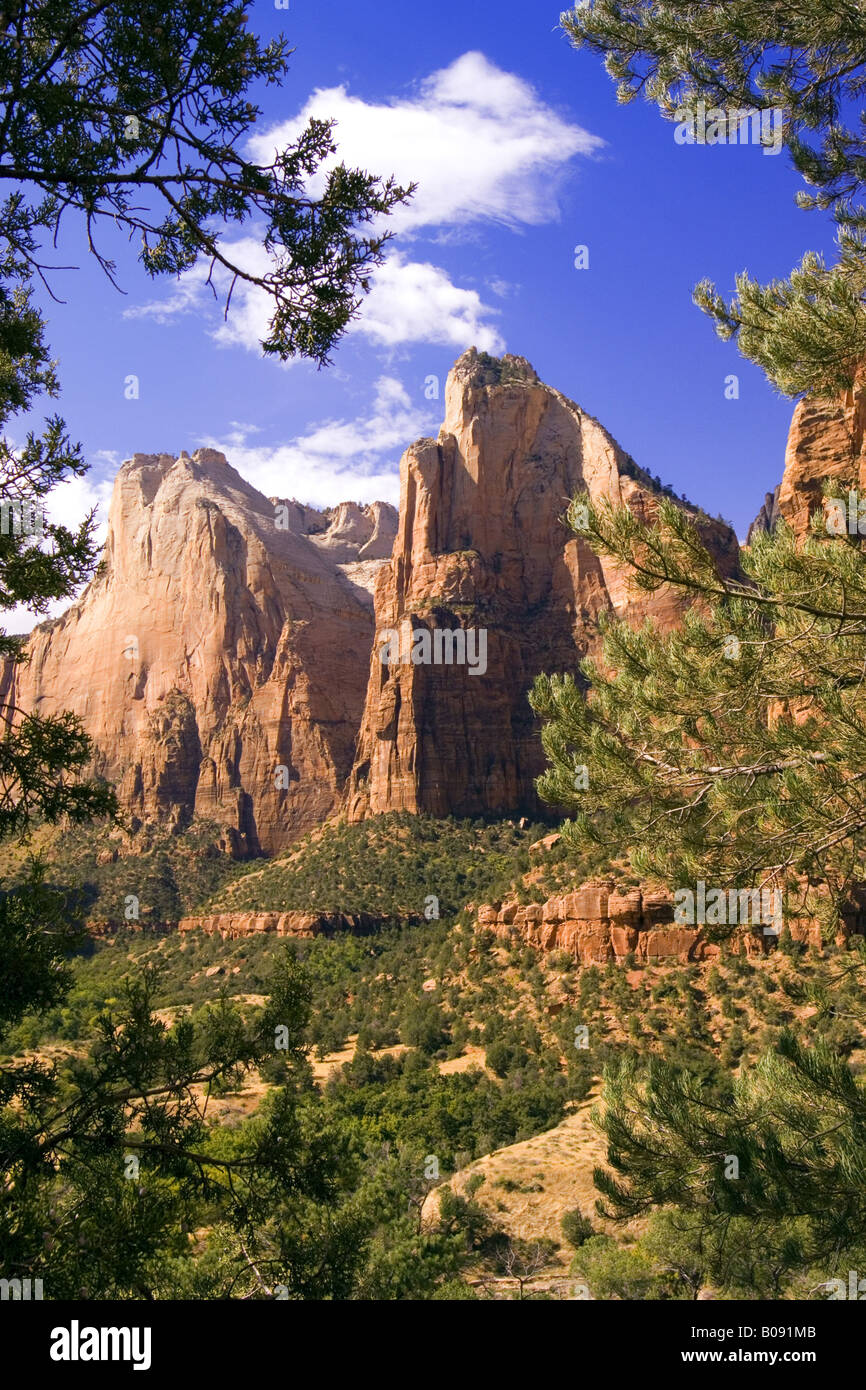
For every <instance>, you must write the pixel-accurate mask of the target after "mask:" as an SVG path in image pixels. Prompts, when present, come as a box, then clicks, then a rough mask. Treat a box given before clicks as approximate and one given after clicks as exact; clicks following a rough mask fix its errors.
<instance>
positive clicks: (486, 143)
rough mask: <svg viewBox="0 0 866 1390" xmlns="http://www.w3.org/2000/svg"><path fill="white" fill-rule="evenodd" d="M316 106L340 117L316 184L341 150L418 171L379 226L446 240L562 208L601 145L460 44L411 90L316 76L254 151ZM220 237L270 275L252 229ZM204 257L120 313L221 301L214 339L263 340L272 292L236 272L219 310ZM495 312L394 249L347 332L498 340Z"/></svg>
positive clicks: (152, 314)
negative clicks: (580, 167) (317, 81)
mask: <svg viewBox="0 0 866 1390" xmlns="http://www.w3.org/2000/svg"><path fill="white" fill-rule="evenodd" d="M312 117H317V118H334V119H335V120H336V121H337V128H336V131H335V137H336V142H337V146H338V149H337V153H336V155H335V156H334V157H333V158H332V159H331V160H330V161H328V162H327V163H326V164H324V165H323V166H322V169H321V170H320V171H319V173H318V174H317V175H316V177H315V179H313V180H312V181H311V184H310V192H311V193H312V194H313V195H315V194H316V193H317V192H318V191H319V190H320V189H321V187H322V183H323V178H324V174H325V173H326V172H327V170H328V169H329V168H330V167H332V166H333V165H334V164H336V163H337V162H339V161H341V160H343V161H345V163H346V164H347V165H349V166H350V167H358V168H363V169H369V170H371V171H373V172H375V173H378V174H380V175H382V176H387V175H391V174H393V175H394V176H395V177H396V179H397V181H398V182H400V183H402V184H409V183H413V182H414V183H417V184H418V188H417V191H416V193H415V195H414V197H413V198H412V200H411V202H410V203H408V204H407V205H406V206H403V207H398V208H395V209H394V211H393V213H392V215H391V216H390V217H389V218H387V219H384V220H383V225H387V226H388V228H389V229H391V230H393V231H397V232H400V233H402V234H403V235H404V237H409V238H412V237H417V236H418V235H421V234H423V235H424V236H425V237H427V239H428V240H432V241H434V242H439V243H447V242H449V241H454V239H455V238H456V239H458V240H459V239H461V238H464V237H466V235H467V234H469V231H470V229H472V228H475V234H477V230H478V228H480V227H481V226H482V225H483V224H490V223H498V224H501V225H505V226H510V227H515V228H517V227H520V226H536V225H539V224H541V223H544V222H549V221H552V220H555V219H556V218H558V216H559V200H558V195H559V188H560V184H561V181H562V179H563V178H564V177H565V175H566V173H567V169H568V165H569V163H570V162H571V160H572V159H573V158H574V157H575V156H576V155H592V154H594V153H595V152H597V151H598V150H600V149H601V147H602V145H603V141H601V140H600V139H599V138H598V137H597V136H595V135H591V134H590V133H589V132H588V131H586V130H584V129H582V128H581V127H580V126H577V125H574V124H573V123H570V122H569V121H567V120H566V119H565V118H564V117H563V116H560V115H559V114H558V113H557V112H556V111H554V110H553V109H552V108H551V107H550V106H548V105H546V104H545V103H544V102H543V101H542V100H541V98H540V97H539V96H538V94H537V93H536V91H535V90H534V88H533V87H532V86H531V85H530V84H529V83H528V82H525V81H524V80H523V79H522V78H520V77H518V76H516V75H515V74H513V73H507V72H503V71H502V69H501V68H498V67H496V66H495V64H493V63H491V62H490V61H489V60H488V59H487V58H486V57H485V56H484V54H483V53H464V54H463V56H462V57H460V58H458V59H457V60H456V61H455V62H453V63H452V64H451V65H450V66H449V67H447V68H442V69H440V70H439V71H438V72H434V73H433V74H431V76H429V77H427V78H425V79H424V80H423V81H422V82H421V83H420V84H419V86H418V88H417V90H416V92H415V93H414V94H413V95H412V96H410V97H406V98H401V99H396V98H395V99H393V100H391V101H385V102H379V103H376V102H366V101H363V100H362V99H361V98H359V97H354V96H351V95H350V93H349V92H348V90H347V89H346V87H345V86H340V87H329V88H321V89H318V90H317V91H315V92H314V93H313V95H312V96H311V97H310V99H309V101H308V102H307V103H306V105H305V106H304V108H303V110H302V111H300V112H299V113H298V114H297V115H296V116H293V117H292V118H291V119H289V120H287V121H283V122H281V123H280V124H278V125H276V126H273V127H271V128H270V129H269V130H267V131H264V132H263V133H262V134H261V135H258V136H255V137H254V138H253V139H252V140H251V141H250V153H251V155H252V156H253V158H255V159H257V160H258V161H260V162H262V163H270V162H271V160H272V159H273V157H274V154H275V152H276V150H278V149H279V148H282V147H284V146H285V145H287V144H289V143H291V142H292V141H293V140H295V139H296V138H297V136H298V134H299V132H300V131H301V130H302V129H303V128H304V127H305V126H306V124H307V122H308V121H309V120H310V119H311V118H312ZM224 249H225V251H226V252H227V254H228V255H229V256H230V257H231V258H232V259H233V260H234V261H235V262H236V263H237V264H238V265H240V266H241V267H242V268H243V269H244V270H248V271H251V272H254V273H257V274H264V273H266V272H267V270H268V269H270V268H271V262H270V261H269V259H268V256H267V254H266V252H265V251H264V249H263V247H262V244H261V241H260V240H258V239H257V238H256V237H255V236H251V235H247V236H245V237H241V238H238V239H237V240H236V241H234V242H232V243H224ZM209 269H210V267H209V265H208V264H205V263H204V262H202V263H201V264H199V265H197V266H195V267H194V268H193V269H192V270H190V271H188V272H186V273H185V274H184V275H183V276H181V277H180V279H179V280H178V281H177V282H176V283H175V284H174V286H173V287H172V289H171V291H170V292H169V294H168V296H167V297H166V298H164V299H161V300H156V301H152V302H151V303H149V304H144V305H140V306H137V307H132V308H130V309H127V310H126V313H125V317H128V318H144V317H147V318H151V319H153V320H155V321H156V322H158V323H169V322H171V321H172V320H173V319H175V318H177V317H178V316H180V315H182V314H188V313H196V314H201V313H214V312H215V311H216V310H217V306H219V308H220V320H219V323H218V325H217V327H216V328H214V329H213V330H212V336H213V338H214V340H215V341H216V342H217V343H219V344H221V345H223V346H229V345H239V346H242V347H245V348H248V349H250V350H251V351H255V352H258V351H259V345H260V343H261V340H262V339H263V338H264V337H265V335H266V332H267V325H268V320H269V318H270V313H271V302H270V300H269V298H268V296H267V295H266V294H265V293H263V292H262V291H261V290H258V289H256V288H255V287H252V286H249V285H247V284H245V283H244V282H243V281H238V282H237V283H236V285H235V287H234V291H233V294H232V303H231V309H230V313H229V317H228V319H227V320H224V319H223V318H222V314H221V306H222V304H223V302H224V298H225V293H226V290H227V289H228V284H229V279H228V273H227V272H226V271H225V270H224V269H223V268H222V267H220V266H217V267H215V268H214V273H213V282H214V288H215V289H216V291H217V296H218V299H216V300H215V299H214V295H213V291H212V290H211V289H210V288H209V287H208V286H207V284H206V281H207V278H208V273H209ZM494 293H498V291H495V290H494ZM494 313H495V310H493V309H492V308H491V307H490V306H489V305H487V304H485V303H484V302H483V300H482V298H481V296H480V295H479V293H478V292H477V291H476V290H474V289H467V288H462V287H460V286H459V285H458V284H455V282H454V280H453V279H452V277H451V276H450V275H449V274H448V272H447V271H445V270H444V269H442V268H441V267H439V266H436V265H433V264H431V263H430V262H429V261H420V260H418V261H413V260H409V259H407V257H406V255H405V254H403V253H393V252H392V253H391V254H389V256H388V258H387V260H386V261H385V263H384V265H382V266H381V267H380V268H379V269H378V270H377V271H375V272H374V273H373V274H372V276H371V290H370V293H369V295H368V296H367V297H366V299H365V300H364V301H363V304H362V307H361V311H360V314H359V317H358V318H357V319H356V320H355V322H354V323H353V324H352V326H351V329H350V331H351V332H352V333H354V334H356V335H359V336H362V337H366V338H368V339H369V340H370V341H371V342H372V343H374V344H376V345H378V346H383V347H387V348H389V349H393V348H396V347H398V346H400V345H401V344H411V343H431V344H440V345H447V346H451V347H454V348H457V349H458V350H462V349H464V348H466V347H469V346H470V345H472V344H475V345H476V346H478V347H480V348H483V349H484V350H486V351H488V352H502V351H503V350H504V347H505V342H504V339H503V337H502V336H501V334H500V333H499V332H498V331H497V329H496V328H495V327H494V326H493V325H492V324H491V323H490V318H491V316H492V315H493V314H494Z"/></svg>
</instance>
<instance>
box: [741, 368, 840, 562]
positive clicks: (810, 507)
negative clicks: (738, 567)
mask: <svg viewBox="0 0 866 1390" xmlns="http://www.w3.org/2000/svg"><path fill="white" fill-rule="evenodd" d="M826 478H839V479H841V480H843V482H848V481H850V482H852V483H853V485H854V486H855V487H857V488H858V489H859V491H860V493H861V494H864V493H866V380H864V381H861V382H859V383H858V384H857V385H856V386H855V387H854V389H853V390H851V391H848V392H846V394H845V396H844V397H843V398H842V399H840V400H839V401H822V400H802V401H800V402H799V403H798V404H797V407H796V409H795V410H794V416H793V419H792V421H791V428H790V430H789V432H788V445H787V448H786V450H785V471H784V473H783V476H782V481H781V483H780V484H779V486H778V487H777V488H776V490H775V492H773V493H767V496H766V499H765V501H764V506H763V507H762V508H761V510H760V512H759V513H758V515H757V517H756V518H755V520H754V521H753V522H752V525H751V526H750V528H749V534H748V537H747V540H749V541H750V540H751V539H752V537H753V535H754V534H755V532H756V531H769V530H771V529H772V527H773V526H774V525H775V523H776V521H777V520H778V519H779V518H780V517H781V518H783V519H784V520H785V521H786V522H787V524H788V525H789V526H791V527H792V528H793V530H794V531H795V532H796V533H797V535H805V533H806V532H807V531H808V529H809V519H810V517H811V515H812V513H813V512H814V511H816V510H817V508H818V507H820V505H821V494H822V488H823V483H824V480H825V479H826Z"/></svg>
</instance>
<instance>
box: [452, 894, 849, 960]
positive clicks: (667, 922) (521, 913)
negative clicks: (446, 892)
mask: <svg viewBox="0 0 866 1390" xmlns="http://www.w3.org/2000/svg"><path fill="white" fill-rule="evenodd" d="M475 925H476V928H477V929H478V930H480V931H484V930H487V931H492V932H493V934H494V936H497V937H499V938H500V939H502V940H504V941H515V940H517V941H521V942H524V943H525V944H526V945H528V946H534V947H536V948H537V949H539V950H542V951H566V952H568V954H569V955H572V956H574V958H575V960H579V961H580V962H581V964H583V965H603V964H606V963H607V962H608V961H618V962H622V961H623V959H624V958H625V957H626V956H627V955H633V956H634V958H635V960H636V961H640V962H642V963H643V964H649V963H651V962H653V961H661V960H669V959H675V960H681V961H694V960H712V959H715V958H716V957H717V956H718V955H719V954H720V947H719V945H718V944H717V943H716V942H714V941H712V940H710V939H708V937H707V932H706V929H705V928H704V927H700V926H687V925H681V924H680V923H678V922H676V921H675V919H674V899H673V895H672V894H671V893H669V892H668V891H667V890H666V889H664V888H633V889H628V890H626V891H621V890H619V889H617V888H616V886H615V884H614V882H613V880H607V879H596V880H590V881H589V882H587V883H583V884H581V885H580V887H578V888H576V889H575V890H574V891H573V892H571V893H563V894H561V895H560V896H558V897H554V898H548V900H547V901H546V902H544V903H527V904H524V905H521V904H520V903H519V902H518V900H517V898H516V897H509V898H506V899H504V900H503V901H502V902H498V903H488V904H486V905H485V906H484V907H481V908H479V909H478V913H477V916H476V923H475ZM864 927H866V913H864V912H863V911H862V909H860V908H855V907H852V909H851V912H850V913H849V915H848V917H846V919H845V924H844V928H843V930H842V932H841V933H840V936H839V938H838V940H839V941H840V942H841V941H844V940H845V939H846V937H847V936H848V935H849V934H851V933H852V932H858V933H860V934H862V933H863V931H864ZM788 930H789V931H790V933H791V936H792V937H793V939H794V940H795V941H804V942H808V943H809V944H810V945H812V946H814V947H816V948H820V945H821V929H820V926H819V924H818V923H817V922H815V921H813V920H811V919H807V918H803V919H800V918H795V919H793V920H792V921H790V922H789V923H788ZM777 944H778V938H777V937H776V936H775V935H770V934H768V933H765V932H764V930H763V928H762V927H760V926H756V927H753V926H738V927H736V928H734V929H733V931H732V933H731V935H730V937H729V938H728V940H727V942H726V949H727V950H729V951H733V952H734V953H736V954H745V955H748V956H753V955H766V954H767V953H768V952H770V951H772V950H775V948H776V946H777Z"/></svg>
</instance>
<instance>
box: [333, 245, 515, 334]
mask: <svg viewBox="0 0 866 1390" xmlns="http://www.w3.org/2000/svg"><path fill="white" fill-rule="evenodd" d="M493 312H494V310H492V309H489V308H488V307H487V306H486V305H485V304H484V303H483V302H482V300H481V296H480V295H479V294H478V293H477V291H475V290H463V289H460V288H458V286H457V285H454V284H452V282H451V281H450V280H449V278H448V276H447V275H446V273H445V271H444V270H440V268H439V267H438V266H435V265H431V264H430V263H429V262H425V263H422V262H419V261H407V260H406V259H405V258H404V257H403V256H402V255H401V254H400V253H399V252H397V253H395V254H394V255H392V256H390V257H389V258H388V260H387V261H386V262H385V264H384V265H383V266H381V267H380V268H379V270H378V271H377V272H376V274H375V276H374V277H373V282H372V286H371V289H370V293H369V295H368V296H367V299H366V301H365V303H364V309H363V314H362V317H361V318H359V319H358V320H357V321H356V323H354V324H353V325H352V327H351V328H350V330H349V331H350V332H351V333H360V334H361V335H363V336H364V337H366V338H370V339H371V341H372V342H374V343H379V344H382V345H383V346H385V347H396V346H398V344H401V343H439V344H442V345H443V346H446V347H455V348H457V349H459V350H460V351H463V349H464V348H467V347H473V346H475V347H478V348H481V349H482V350H483V351H484V352H494V353H500V352H503V351H504V350H505V340H504V339H503V338H502V336H501V334H500V333H498V332H497V330H496V329H495V328H493V327H491V325H490V324H488V323H486V322H485V319H487V318H488V317H489V316H490V315H491V314H492V313H493Z"/></svg>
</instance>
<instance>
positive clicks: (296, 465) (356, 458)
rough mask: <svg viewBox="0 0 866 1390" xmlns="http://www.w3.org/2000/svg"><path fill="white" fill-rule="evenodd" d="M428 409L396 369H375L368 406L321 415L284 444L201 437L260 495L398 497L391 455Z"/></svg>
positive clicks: (419, 427) (426, 423)
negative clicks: (347, 414)
mask: <svg viewBox="0 0 866 1390" xmlns="http://www.w3.org/2000/svg"><path fill="white" fill-rule="evenodd" d="M437 423H438V422H437V421H436V420H435V419H434V417H433V415H432V414H431V413H430V411H429V409H421V408H420V407H419V406H415V405H413V403H412V401H411V399H410V397H409V394H408V392H407V391H406V388H405V387H404V386H403V384H402V382H400V381H398V380H397V378H396V377H390V376H383V377H380V378H379V380H378V381H377V382H376V384H375V387H374V397H373V400H372V401H371V403H370V409H369V412H368V413H367V414H365V415H362V416H359V417H358V418H356V419H354V420H326V421H323V422H322V423H321V424H318V425H315V426H314V427H313V428H311V429H310V430H309V431H308V432H307V433H306V434H304V435H299V436H298V437H297V438H295V439H292V440H290V441H289V442H288V443H287V444H278V445H247V444H246V443H245V442H244V441H243V439H242V438H241V437H240V432H239V431H237V430H235V431H233V432H232V434H231V435H230V436H229V437H228V438H227V439H216V438H205V439H204V440H202V441H201V442H202V443H204V444H207V445H209V446H210V447H211V448H214V449H221V450H222V451H223V453H224V454H225V455H226V457H227V458H228V460H229V463H231V464H232V466H233V467H234V468H236V469H237V470H238V472H239V473H240V474H241V475H242V476H243V477H244V478H247V479H248V480H249V482H251V483H252V484H253V486H254V487H257V488H258V489H259V491H260V492H263V493H264V494H265V496H266V497H295V498H297V500H298V501H299V502H304V503H306V504H307V505H308V506H313V507H333V506H336V504H337V503H338V502H346V501H354V502H361V503H366V502H375V501H382V502H392V503H393V504H394V505H395V506H396V505H397V503H398V502H399V500H400V478H399V473H398V470H397V462H398V459H399V457H400V455H401V454H402V452H403V450H404V449H405V447H406V445H407V443H409V442H410V441H411V440H412V439H415V438H417V437H418V436H419V435H420V434H423V433H425V431H426V432H429V431H430V430H432V429H435V428H436V426H437Z"/></svg>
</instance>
